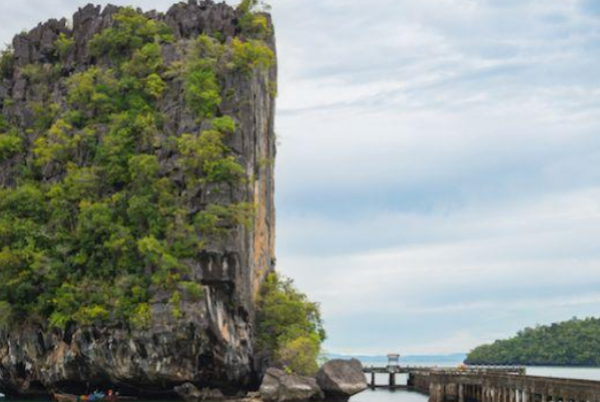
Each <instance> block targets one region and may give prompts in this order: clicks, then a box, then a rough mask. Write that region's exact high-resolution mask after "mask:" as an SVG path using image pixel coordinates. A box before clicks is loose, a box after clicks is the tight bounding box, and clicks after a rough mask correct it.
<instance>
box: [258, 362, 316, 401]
mask: <svg viewBox="0 0 600 402" xmlns="http://www.w3.org/2000/svg"><path fill="white" fill-rule="evenodd" d="M260 396H261V397H262V399H263V400H264V401H265V402H302V401H309V400H320V399H323V393H322V392H321V389H320V388H319V386H318V385H317V381H316V380H315V379H314V378H310V377H302V376H299V375H295V374H287V373H286V372H285V371H283V370H279V369H274V368H270V369H268V370H267V373H266V374H265V377H264V379H263V383H262V385H261V386H260Z"/></svg>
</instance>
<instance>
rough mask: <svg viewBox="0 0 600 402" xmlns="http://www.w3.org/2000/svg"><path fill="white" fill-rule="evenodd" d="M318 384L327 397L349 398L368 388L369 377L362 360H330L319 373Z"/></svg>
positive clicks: (336, 398)
mask: <svg viewBox="0 0 600 402" xmlns="http://www.w3.org/2000/svg"><path fill="white" fill-rule="evenodd" d="M317 384H318V385H319V387H320V388H321V390H322V391H323V393H324V394H325V397H326V398H327V399H335V400H347V399H348V398H350V397H351V396H352V395H355V394H358V393H359V392H362V391H364V390H365V389H367V379H366V377H365V374H364V373H363V366H362V364H361V362H359V361H358V360H356V359H352V360H340V359H337V360H330V361H328V362H327V363H325V364H324V365H323V367H321V369H320V370H319V372H318V373H317Z"/></svg>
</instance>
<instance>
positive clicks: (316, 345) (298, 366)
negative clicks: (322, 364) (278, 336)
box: [277, 334, 321, 376]
mask: <svg viewBox="0 0 600 402" xmlns="http://www.w3.org/2000/svg"><path fill="white" fill-rule="evenodd" d="M320 355H321V339H320V338H319V336H318V335H317V334H310V335H302V336H299V337H298V338H296V339H293V340H291V341H288V342H285V343H284V344H283V345H281V346H280V347H279V350H278V351H277V360H278V361H279V363H280V364H281V365H282V366H283V367H284V368H285V369H286V370H288V371H291V372H293V373H298V374H301V375H308V376H310V375H315V374H316V373H317V371H318V370H319V364H318V360H319V358H320Z"/></svg>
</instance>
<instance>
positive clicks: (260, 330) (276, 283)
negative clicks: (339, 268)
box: [256, 274, 326, 374]
mask: <svg viewBox="0 0 600 402" xmlns="http://www.w3.org/2000/svg"><path fill="white" fill-rule="evenodd" d="M256 336H257V342H258V347H259V348H260V349H261V350H262V351H264V352H267V353H269V354H270V355H271V358H272V359H273V360H274V363H275V364H278V365H280V366H282V367H284V368H286V369H287V370H289V371H294V372H297V373H299V374H314V371H315V368H316V367H317V358H318V357H319V355H320V353H321V344H322V342H323V341H324V340H325V336H326V335H325V330H324V328H323V322H322V320H321V312H320V309H319V305H318V304H316V303H313V302H310V301H309V300H308V298H307V297H306V295H304V294H302V293H300V292H299V291H298V290H297V289H296V288H295V287H294V285H293V282H292V281H291V280H286V279H282V278H280V277H279V276H278V275H277V274H270V275H269V276H268V277H267V279H266V280H265V282H264V284H263V286H262V289H261V293H260V298H259V300H258V315H257V334H256Z"/></svg>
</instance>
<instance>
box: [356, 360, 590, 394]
mask: <svg viewBox="0 0 600 402" xmlns="http://www.w3.org/2000/svg"><path fill="white" fill-rule="evenodd" d="M429 365H431V364H429ZM457 365H458V364H457ZM457 365H455V366H457ZM448 366H449V365H448V364H440V365H439V367H448ZM455 366H454V367H455ZM527 374H529V375H536V376H544V377H556V378H574V379H580V380H595V381H600V368H569V367H528V368H527ZM375 380H376V382H377V384H387V381H388V375H387V374H378V375H377V376H376V379H375ZM396 382H397V383H398V384H406V375H400V374H399V375H397V376H396ZM427 401H428V397H427V396H426V395H422V394H419V393H417V392H411V391H404V390H398V391H393V392H391V391H386V390H381V389H379V390H375V391H372V390H367V391H365V392H362V393H360V394H358V395H356V396H354V397H353V398H352V399H351V400H350V402H427Z"/></svg>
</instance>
